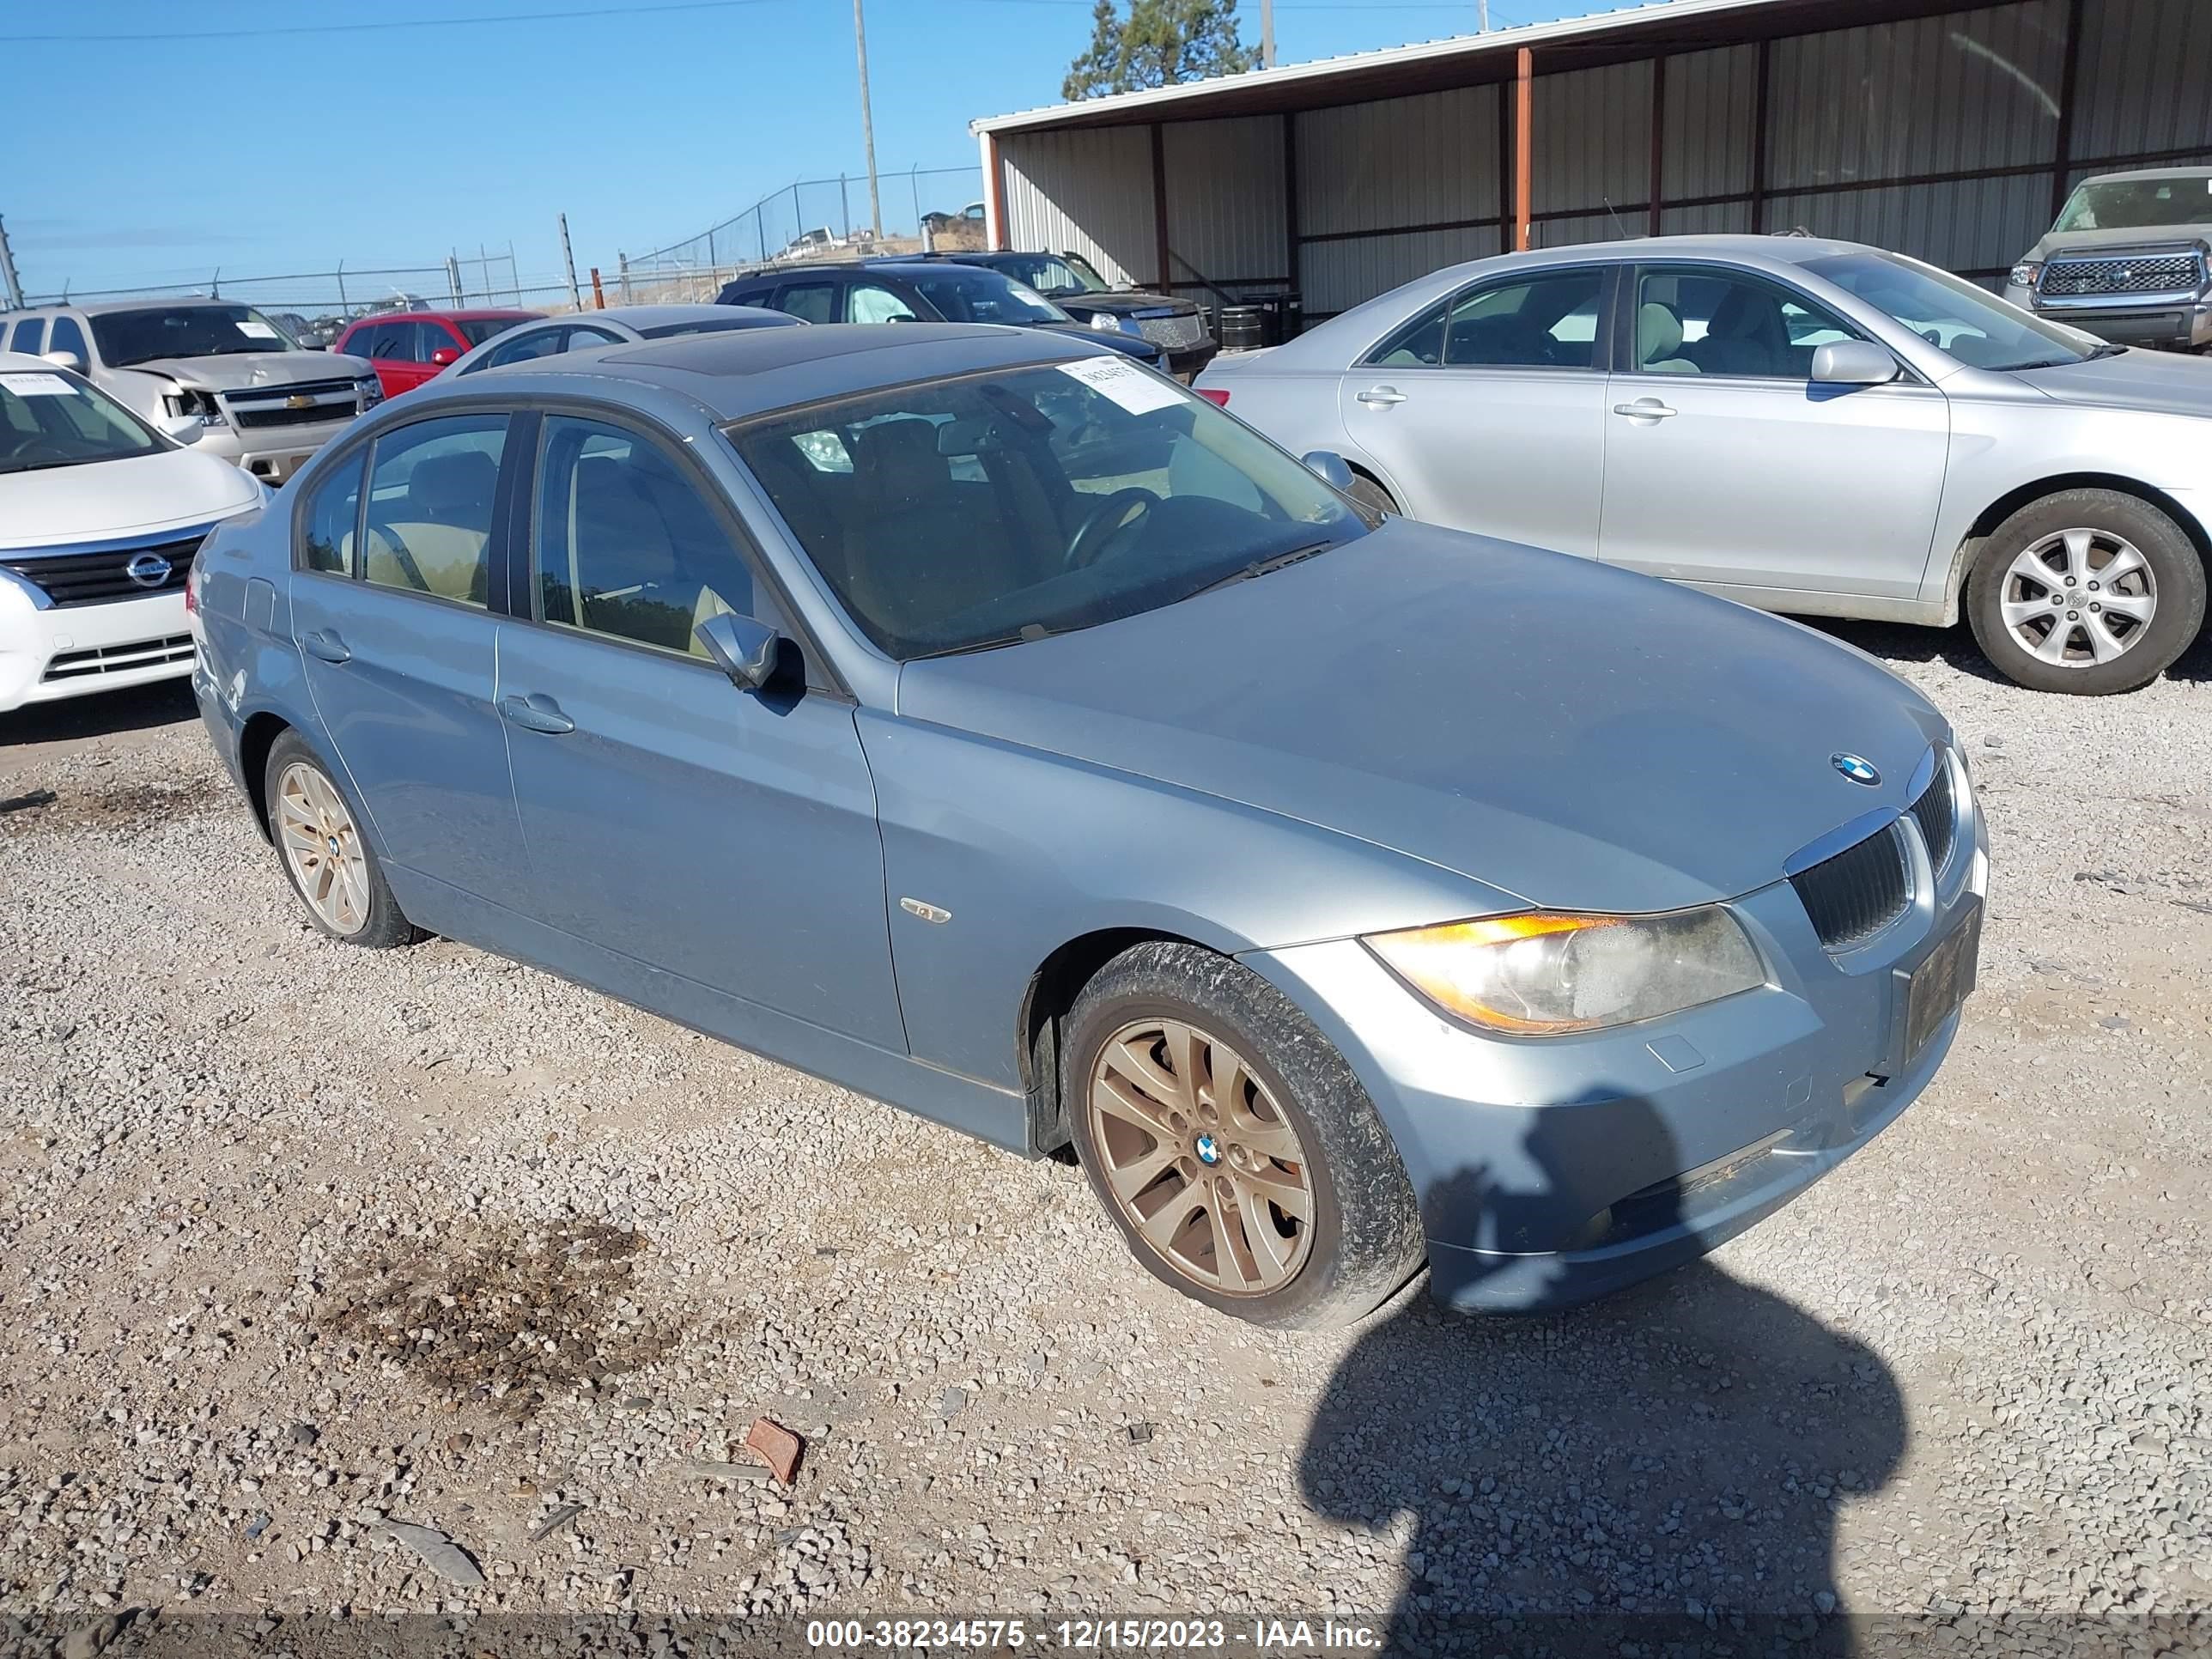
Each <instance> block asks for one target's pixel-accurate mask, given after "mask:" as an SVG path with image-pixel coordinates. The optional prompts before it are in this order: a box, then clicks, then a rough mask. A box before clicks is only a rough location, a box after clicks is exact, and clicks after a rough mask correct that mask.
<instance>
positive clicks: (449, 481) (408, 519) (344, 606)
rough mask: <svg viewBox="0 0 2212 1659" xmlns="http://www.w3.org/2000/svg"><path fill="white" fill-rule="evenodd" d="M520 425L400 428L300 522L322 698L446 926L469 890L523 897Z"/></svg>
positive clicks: (403, 877)
mask: <svg viewBox="0 0 2212 1659" xmlns="http://www.w3.org/2000/svg"><path fill="white" fill-rule="evenodd" d="M508 426H509V416H507V414H505V413H503V412H499V413H490V412H473V413H469V414H459V415H447V416H438V417H436V418H434V419H428V420H422V421H416V422H410V423H407V424H404V425H401V426H397V427H392V428H387V429H386V430H385V431H384V432H382V433H380V434H379V435H378V436H377V438H376V439H375V441H374V443H373V444H368V445H363V446H362V447H361V448H360V450H359V451H358V452H356V455H355V457H354V458H352V459H349V461H348V462H347V463H346V464H345V465H343V466H341V467H340V468H338V469H337V471H334V472H331V473H330V474H328V475H327V476H326V477H324V478H323V479H322V480H321V481H319V483H318V484H317V486H316V488H315V489H314V491H313V494H311V495H309V496H308V497H307V499H306V500H305V501H303V502H302V503H301V507H300V508H299V509H298V510H299V512H300V515H301V516H300V519H299V520H298V522H297V524H296V525H295V532H294V534H295V547H296V548H297V549H298V555H297V557H298V568H297V570H296V572H295V575H294V577H293V580H292V626H293V635H294V638H295V640H296V641H297V642H298V644H299V646H300V650H301V659H302V660H303V662H304V663H305V665H306V671H307V686H308V690H309V691H310V692H311V694H312V695H313V699H314V705H315V710H316V713H317V714H319V716H320V717H321V719H322V723H323V727H324V730H325V732H326V734H327V735H328V737H329V738H330V742H331V748H332V749H333V750H336V759H337V762H338V763H339V764H340V765H342V766H343V768H344V769H345V772H346V775H347V776H348V777H349V779H350V780H351V781H352V784H353V787H354V792H355V794H356V798H357V799H359V800H360V802H361V804H362V808H363V809H364V810H365V811H367V812H368V816H369V819H370V822H371V823H373V824H374V827H375V829H376V833H377V837H378V841H379V843H380V848H381V850H382V852H383V855H384V860H385V863H386V866H389V876H390V879H391V882H392V891H393V893H394V894H395V895H396V896H398V900H399V903H400V908H402V909H404V910H405V911H406V912H407V913H408V915H410V916H412V917H414V918H415V919H416V921H420V922H422V924H423V925H424V926H425V927H431V928H438V927H441V920H442V919H444V918H448V917H453V916H455V915H462V914H465V911H466V909H467V908H468V907H467V903H466V902H467V900H469V899H471V898H474V899H479V900H488V901H489V902H492V903H494V904H496V905H501V906H504V907H506V908H510V909H512V908H517V907H518V906H519V905H520V901H521V896H522V890H523V887H524V885H525V882H524V864H523V859H522V851H521V838H520V833H519V831H518V829H517V827H516V823H515V817H514V804H513V795H512V793H511V792H510V790H509V788H508V786H507V739H506V733H505V730H504V727H503V726H502V725H501V720H500V718H499V715H498V714H497V713H496V712H495V710H494V708H493V706H492V702H493V696H492V693H493V686H494V667H495V659H494V654H493V653H494V649H495V636H496V634H497V628H498V619H497V618H496V617H495V616H494V615H493V614H492V611H491V609H490V607H489V604H488V602H487V601H488V596H489V576H490V572H491V570H492V568H494V565H493V561H494V558H495V547H494V538H495V534H496V526H498V524H499V523H500V514H499V513H498V505H499V500H500V495H501V485H502V480H503V473H502V468H503V467H504V466H505V465H507V463H508V459H509V458H508V454H507V435H508ZM364 480H365V481H366V485H367V487H366V489H364V488H363V483H364ZM471 932H472V936H478V937H480V936H481V933H480V932H477V930H471Z"/></svg>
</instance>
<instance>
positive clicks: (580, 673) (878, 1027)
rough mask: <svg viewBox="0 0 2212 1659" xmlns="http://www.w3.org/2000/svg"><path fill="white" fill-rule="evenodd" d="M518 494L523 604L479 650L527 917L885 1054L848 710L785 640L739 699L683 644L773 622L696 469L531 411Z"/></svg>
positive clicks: (879, 942)
mask: <svg viewBox="0 0 2212 1659" xmlns="http://www.w3.org/2000/svg"><path fill="white" fill-rule="evenodd" d="M535 503H536V505H535V512H534V513H532V515H531V517H532V519H534V521H535V531H534V534H533V537H532V564H531V570H530V580H529V583H528V586H529V588H530V596H529V599H528V603H527V608H526V606H525V605H524V603H523V602H522V601H521V600H520V598H518V599H517V602H516V604H515V606H514V609H515V611H517V612H518V614H517V616H516V617H515V618H514V619H513V620H512V621H510V622H508V623H504V624H502V626H501V629H500V644H499V658H500V670H499V680H500V685H499V707H500V708H501V711H502V713H503V714H504V715H505V717H506V720H507V755H508V757H509V761H510V763H511V766H512V769H513V790H514V801H515V807H516V810H517V811H518V812H519V813H520V818H521V823H522V829H523V835H524V836H525V838H526V842H527V845H528V848H529V857H530V864H531V868H532V875H533V882H532V915H535V917H536V918H537V919H538V921H542V922H544V924H546V925H547V926H548V927H555V928H557V929H559V930H560V931H562V932H563V933H568V934H570V935H572V936H574V937H575V938H578V939H582V940H584V941H586V943H587V944H590V945H596V946H598V947H599V948H600V949H602V950H605V951H615V952H617V953H619V954H620V955H622V956H623V957H629V958H631V959H632V960H633V961H635V962H639V963H645V964H647V965H648V966H650V967H652V968H655V969H659V970H661V971H662V972H665V973H669V974H675V975H681V976H682V977H683V978H684V979H686V980H689V981H692V982H694V983H695V984H698V985H703V986H706V987H709V988H711V989H713V990H714V991H717V992H720V993H721V994H725V995H726V996H729V997H734V998H737V999H739V1000H742V1001H744V1002H745V1003H748V1004H750V1005H753V1006H756V1007H759V1008H765V1009H769V1010H773V1011H775V1012H777V1013H781V1014H786V1015H789V1016H791V1017H792V1018H796V1019H800V1020H804V1021H805V1022H806V1023H807V1024H811V1025H814V1026H817V1027H819V1028H821V1029H823V1030H830V1031H835V1032H838V1033H840V1034H842V1035H843V1036H848V1037H853V1038H856V1039H858V1040H860V1041H861V1042H866V1043H869V1044H872V1045H873V1046H875V1047H877V1048H883V1049H885V1050H888V1051H890V1052H892V1053H898V1054H902V1053H904V1052H905V1048H906V1038H905V1028H904V1026H903V1024H902V1022H901V1020H900V1018H899V1011H898V999H897V995H896V991H895V990H894V988H893V986H892V982H891V959H890V933H889V927H888V921H887V917H886V914H885V908H884V866H883V844H882V841H881V838H880V836H879V835H878V830H877V827H876V804H875V787H874V784H873V781H872V779H871V778H870V776H869V774H868V766H867V761H866V757H864V756H863V754H862V753H861V750H860V735H859V732H858V731H857V729H856V727H855V726H854V719H853V705H852V703H851V702H848V701H847V700H845V699H844V698H842V696H838V695H836V693H834V692H832V691H829V690H824V689H823V688H822V687H820V686H819V685H812V686H810V684H809V683H808V677H807V674H806V671H805V664H804V662H803V661H802V660H801V659H800V653H799V652H798V651H797V650H796V649H795V648H793V650H792V651H791V652H790V653H789V658H790V660H789V662H788V667H789V670H790V672H789V674H788V676H787V678H786V679H785V681H784V682H783V683H782V684H780V685H778V686H776V687H775V688H773V689H771V690H768V691H765V692H762V693H752V692H746V691H741V690H738V688H737V687H736V686H734V685H732V684H731V683H730V680H729V678H728V677H727V676H726V675H725V674H724V673H723V672H722V671H721V670H720V669H719V668H717V667H716V666H715V665H714V663H713V662H712V661H711V660H710V659H708V656H707V654H706V652H705V649H704V647H702V646H700V645H699V644H698V642H697V638H696V634H695V632H694V629H696V625H697V624H698V623H700V622H702V621H704V620H706V619H707V618H708V617H712V616H715V615H718V614H720V613H723V612H727V611H735V612H738V613H741V614H744V615H749V616H757V617H760V618H761V619H762V620H763V621H767V622H769V623H771V624H773V625H775V626H776V627H778V629H780V630H781V629H783V623H782V622H781V617H780V615H779V613H778V611H777V610H776V607H775V604H774V602H773V600H772V599H771V598H770V597H769V593H768V592H767V591H766V590H765V588H764V587H763V586H762V585H760V584H759V583H758V582H757V580H756V578H755V571H756V568H757V567H756V564H755V562H754V560H753V557H752V554H751V550H750V546H749V544H747V543H746V542H745V540H744V537H743V535H742V532H740V530H739V528H738V524H737V522H736V520H735V519H734V517H733V516H732V514H731V513H729V512H728V511H727V508H726V503H724V502H723V501H722V499H721V497H720V491H719V489H717V487H716V486H715V485H714V482H713V480H712V479H711V478H709V477H708V476H707V474H706V473H705V472H704V471H702V469H701V468H700V467H699V466H697V465H696V464H695V463H693V462H691V461H690V459H689V458H688V457H685V456H684V455H683V454H682V453H681V447H680V446H678V445H675V444H672V443H671V442H669V441H666V440H665V438H663V437H661V436H659V435H654V434H652V433H649V432H647V430H645V429H643V428H633V427H630V426H628V425H625V424H616V423H611V422H607V421H605V420H603V419H599V418H590V419H587V418H585V417H583V416H575V415H563V414H548V415H547V416H545V417H544V428H543V433H542V437H541V440H540V443H539V446H538V473H537V483H536V484H535ZM526 609H527V614H521V613H523V612H524V611H525V610H526Z"/></svg>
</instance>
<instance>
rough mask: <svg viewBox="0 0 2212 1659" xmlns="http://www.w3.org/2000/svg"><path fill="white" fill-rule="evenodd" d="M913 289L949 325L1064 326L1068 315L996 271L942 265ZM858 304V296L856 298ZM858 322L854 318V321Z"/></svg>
mask: <svg viewBox="0 0 2212 1659" xmlns="http://www.w3.org/2000/svg"><path fill="white" fill-rule="evenodd" d="M914 285H915V287H916V288H918V289H921V297H922V298H923V299H925V300H927V301H929V303H930V305H931V306H932V307H934V308H935V310H936V312H937V314H938V315H939V316H940V317H942V318H944V319H945V321H946V322H948V323H1012V324H1014V325H1024V324H1030V323H1065V322H1067V321H1069V320H1071V319H1069V317H1068V314H1067V313H1066V312H1064V311H1062V310H1061V309H1060V307H1058V306H1056V305H1054V304H1053V302H1052V301H1049V300H1048V299H1046V298H1045V297H1044V295H1042V294H1039V293H1038V292H1037V291H1036V289H1032V288H1030V287H1028V286H1026V285H1025V284H1024V283H1018V282H1016V281H1015V280H1014V279H1013V278H1012V277H1011V276H1006V275H1005V274H1004V273H1003V272H1000V271H996V270H977V269H976V268H975V267H974V266H972V265H941V266H939V267H938V268H937V269H935V270H932V271H931V272H930V273H929V274H928V275H927V276H916V277H915V279H914ZM854 297H855V299H856V300H857V298H858V295H855V296H854ZM908 314H909V315H910V314H911V313H908ZM853 320H854V322H859V321H860V319H859V318H858V317H855V318H854V319H853Z"/></svg>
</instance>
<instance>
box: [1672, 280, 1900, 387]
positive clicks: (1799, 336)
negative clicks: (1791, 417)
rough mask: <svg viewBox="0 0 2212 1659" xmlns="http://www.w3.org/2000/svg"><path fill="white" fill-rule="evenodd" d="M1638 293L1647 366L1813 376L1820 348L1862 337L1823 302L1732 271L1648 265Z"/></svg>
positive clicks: (1743, 375)
mask: <svg viewBox="0 0 2212 1659" xmlns="http://www.w3.org/2000/svg"><path fill="white" fill-rule="evenodd" d="M1636 301H1637V310H1636V368H1638V370H1640V371H1642V372H1643V373H1645V374H1703V375H1715V374H1718V375H1724V376H1730V377H1734V378H1736V379H1753V380H1811V379H1812V378H1813V353H1814V350H1815V349H1817V348H1819V347H1820V346H1823V345H1826V344H1828V343H1831V342H1832V341H1836V340H1855V339H1857V338H1858V337H1859V336H1858V333H1857V331H1856V330H1854V329H1853V328H1851V327H1850V325H1848V324H1847V323H1845V322H1844V320H1843V319H1841V318H1839V317H1838V316H1837V315H1836V314H1835V313H1833V312H1832V311H1829V310H1828V309H1827V308H1826V307H1824V306H1820V305H1816V304H1815V303H1814V302H1813V301H1810V300H1808V299H1807V298H1805V297H1804V296H1803V295H1798V294H1793V293H1791V292H1790V290H1789V289H1784V288H1781V287H1778V286H1777V285H1776V284H1774V283H1765V282H1762V281H1760V280H1759V278H1757V277H1755V276H1745V275H1743V274H1741V273H1739V272H1735V271H1725V270H1646V271H1644V272H1643V273H1642V274H1641V275H1640V276H1638V280H1637V284H1636Z"/></svg>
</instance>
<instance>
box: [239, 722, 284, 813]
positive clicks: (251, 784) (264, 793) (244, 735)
mask: <svg viewBox="0 0 2212 1659" xmlns="http://www.w3.org/2000/svg"><path fill="white" fill-rule="evenodd" d="M294 729H295V728H294V726H293V725H292V722H291V721H289V720H286V719H285V718H284V717H283V715H282V714H271V713H270V712H269V710H267V709H265V708H264V709H263V710H262V711H261V712H260V713H258V714H253V715H251V716H249V717H248V719H247V720H246V725H245V726H244V728H243V729H242V730H241V731H240V732H239V734H238V775H239V781H240V783H242V784H244V785H245V786H246V799H248V800H249V801H251V802H252V803H253V827H254V828H255V829H258V830H259V831H260V832H261V839H262V840H264V841H268V840H269V838H270V837H269V751H270V750H272V749H274V748H275V747H276V739H277V738H281V737H283V735H284V734H285V733H286V732H289V731H292V730H294Z"/></svg>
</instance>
